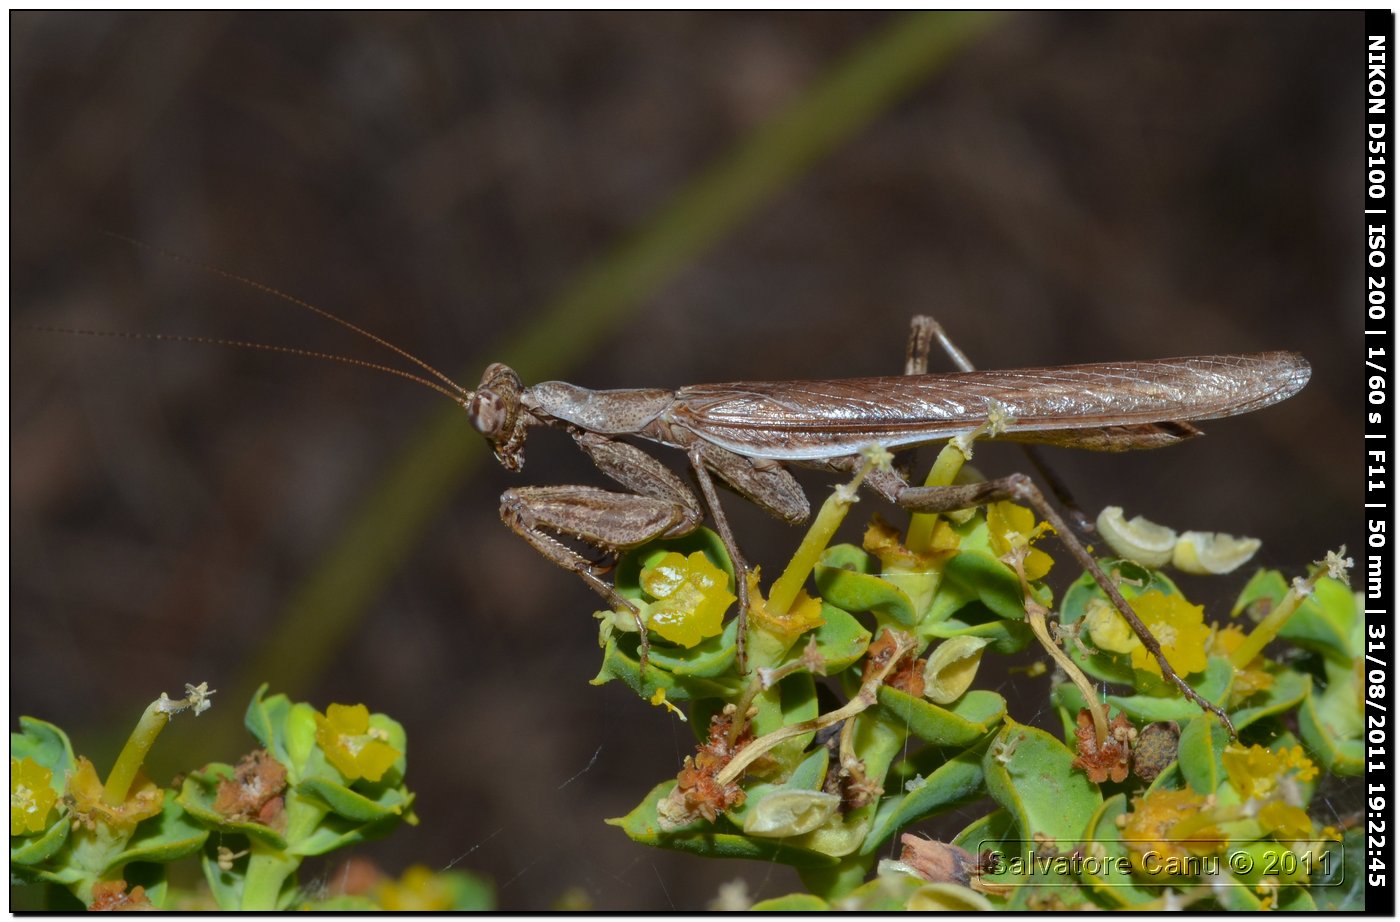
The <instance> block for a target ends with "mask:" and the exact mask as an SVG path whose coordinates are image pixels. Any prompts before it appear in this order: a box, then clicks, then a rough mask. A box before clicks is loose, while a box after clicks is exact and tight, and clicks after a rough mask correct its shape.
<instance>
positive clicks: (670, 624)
mask: <svg viewBox="0 0 1400 922" xmlns="http://www.w3.org/2000/svg"><path fill="white" fill-rule="evenodd" d="M641 584H642V588H643V589H645V590H646V592H647V594H648V595H650V596H651V597H652V598H653V599H655V600H656V601H655V602H653V603H652V604H651V605H650V607H649V608H648V610H647V626H648V627H649V628H651V630H653V631H655V632H656V633H657V634H658V635H660V636H661V637H664V638H665V639H666V640H669V641H671V642H672V643H677V644H680V645H681V646H683V647H687V648H689V647H693V646H695V645H696V644H698V643H700V641H702V640H704V639H705V638H707V637H714V636H716V635H717V634H719V633H720V632H721V631H722V630H724V613H725V611H727V610H728V609H729V606H730V605H732V604H733V603H734V599H735V595H734V593H732V592H730V591H729V576H728V574H726V573H725V572H724V571H723V570H721V569H720V568H719V567H717V566H715V565H714V564H712V563H710V561H709V560H708V559H707V558H706V557H705V555H704V554H702V553H701V552H700V551H695V552H693V553H692V554H691V555H690V556H689V557H684V556H682V555H680V554H677V553H676V552H675V551H672V552H671V553H669V554H667V555H666V556H665V557H662V558H661V560H659V561H657V563H656V564H655V565H653V566H651V567H648V568H647V569H645V570H643V571H642V575H641Z"/></svg>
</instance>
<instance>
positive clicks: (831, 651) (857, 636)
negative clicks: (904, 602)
mask: <svg viewBox="0 0 1400 922" xmlns="http://www.w3.org/2000/svg"><path fill="white" fill-rule="evenodd" d="M822 620H823V621H824V622H825V623H824V624H822V626H821V627H819V628H817V629H816V631H815V632H813V633H812V634H811V635H810V636H813V637H815V638H816V641H817V655H818V656H820V657H821V658H822V662H824V663H826V672H827V675H836V674H837V673H840V672H844V671H845V670H846V669H847V668H849V667H850V665H851V664H852V663H854V662H855V661H856V660H858V659H860V658H861V657H862V656H864V655H865V651H866V649H867V648H868V647H869V646H870V632H869V631H867V630H866V629H865V628H864V627H863V626H862V625H861V623H860V622H859V621H857V620H856V619H855V618H854V617H852V616H851V615H850V614H848V613H847V612H845V611H842V610H841V609H840V608H837V607H836V606H835V605H830V604H827V603H826V602H825V600H824V601H823V603H822ZM805 643H806V640H805V639H802V640H799V641H798V644H799V646H801V645H802V644H805Z"/></svg>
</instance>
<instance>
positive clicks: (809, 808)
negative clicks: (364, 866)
mask: <svg viewBox="0 0 1400 922" xmlns="http://www.w3.org/2000/svg"><path fill="white" fill-rule="evenodd" d="M840 806H841V798H840V797H839V796H838V795H836V794H827V793H825V792H823V791H774V792H773V793H771V794H769V795H768V796H767V797H764V798H763V799H762V800H760V801H759V802H758V803H757V804H755V805H754V808H753V810H752V811H751V812H750V813H749V815H748V816H746V817H744V833H745V835H750V836H771V837H774V838H778V837H782V836H800V835H802V834H803V833H806V832H811V831H812V830H813V829H816V828H817V827H818V826H820V825H821V824H822V823H825V822H826V821H827V820H829V819H831V817H833V816H835V815H836V811H837V810H838V809H839V808H840Z"/></svg>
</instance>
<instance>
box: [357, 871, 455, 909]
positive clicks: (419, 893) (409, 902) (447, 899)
mask: <svg viewBox="0 0 1400 922" xmlns="http://www.w3.org/2000/svg"><path fill="white" fill-rule="evenodd" d="M376 896H378V898H379V905H380V906H381V907H383V908H384V909H386V910H388V911H390V912H448V911H450V910H452V909H453V908H454V907H453V905H452V891H451V890H450V889H449V888H448V887H447V885H446V884H445V883H444V882H443V881H442V879H441V878H439V877H438V876H437V875H436V874H434V873H433V872H432V870H431V869H429V868H427V867H425V866H424V865H421V864H415V865H413V866H412V867H410V868H408V869H407V870H406V871H404V872H403V877H401V878H399V879H398V880H396V881H395V880H386V881H384V883H382V884H380V885H379V887H378V890H377V892H376Z"/></svg>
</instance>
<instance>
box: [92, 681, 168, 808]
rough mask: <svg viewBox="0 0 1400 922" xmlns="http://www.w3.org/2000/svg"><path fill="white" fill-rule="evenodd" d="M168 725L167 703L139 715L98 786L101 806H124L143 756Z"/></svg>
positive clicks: (159, 702) (153, 706)
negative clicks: (100, 787)
mask: <svg viewBox="0 0 1400 922" xmlns="http://www.w3.org/2000/svg"><path fill="white" fill-rule="evenodd" d="M168 723H170V711H169V707H168V702H167V701H165V700H164V699H162V700H159V701H152V702H151V705H150V707H148V708H146V711H145V713H143V714H142V715H141V719H140V720H139V721H138V722H137V724H136V729H135V730H133V731H131V736H129V737H127V739H126V745H125V746H123V747H122V751H121V755H119V756H117V761H116V764H115V765H113V766H112V771H111V773H110V774H108V775H107V783H106V784H104V785H103V786H102V802H103V803H104V804H106V805H107V806H109V807H120V806H121V805H122V804H123V803H125V802H126V795H127V792H128V791H130V790H131V783H132V782H133V781H135V780H136V773H137V772H139V771H140V770H141V766H142V765H144V764H145V762H146V755H147V754H148V753H149V752H150V751H151V746H152V745H153V744H154V743H155V741H156V737H157V736H160V731H162V730H164V729H165V725H166V724H168Z"/></svg>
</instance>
